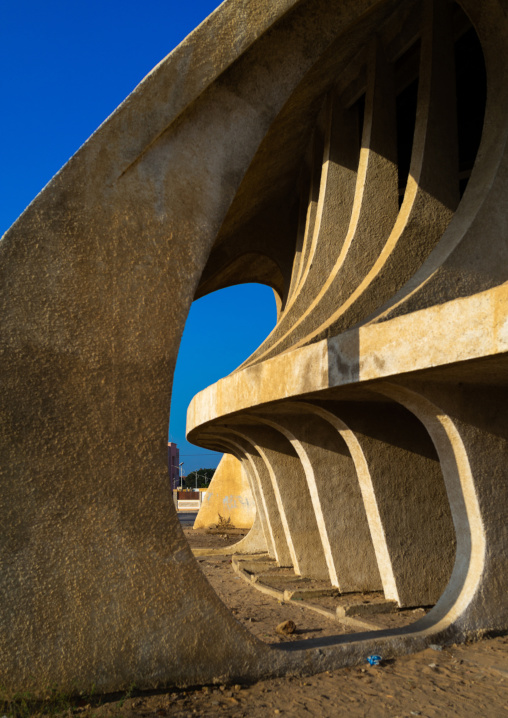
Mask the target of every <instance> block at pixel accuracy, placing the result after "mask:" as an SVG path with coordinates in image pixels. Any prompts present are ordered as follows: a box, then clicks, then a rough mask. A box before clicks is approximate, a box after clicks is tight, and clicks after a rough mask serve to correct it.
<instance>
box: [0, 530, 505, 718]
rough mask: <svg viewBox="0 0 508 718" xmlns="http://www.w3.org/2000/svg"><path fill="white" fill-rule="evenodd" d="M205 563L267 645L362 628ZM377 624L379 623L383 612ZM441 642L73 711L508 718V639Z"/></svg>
mask: <svg viewBox="0 0 508 718" xmlns="http://www.w3.org/2000/svg"><path fill="white" fill-rule="evenodd" d="M184 530H185V534H186V535H187V537H188V539H189V542H190V544H191V545H192V546H201V547H208V548H209V547H212V546H215V547H218V546H226V545H228V544H231V543H234V542H236V541H237V540H238V538H239V537H238V535H236V536H234V537H231V538H227V539H225V538H222V537H221V536H220V535H214V536H210V535H203V533H202V532H199V533H198V532H196V531H192V529H189V528H186V529H184ZM200 534H201V535H200ZM198 561H199V565H200V567H201V569H202V571H203V573H204V574H205V576H206V577H207V578H208V580H209V581H210V583H211V584H212V586H213V587H214V589H215V590H216V592H217V594H218V595H219V596H220V598H221V599H222V600H223V601H224V602H225V603H226V605H227V606H228V607H229V608H230V609H231V611H232V613H233V614H234V615H235V617H236V618H237V620H239V621H240V622H242V623H243V624H244V625H245V626H246V627H247V628H248V629H249V630H250V631H252V633H253V634H254V635H255V636H257V637H258V638H259V639H261V640H263V641H267V642H269V643H276V642H277V641H283V640H289V641H293V640H300V641H301V640H306V639H310V638H316V637H320V636H327V635H333V634H340V633H345V632H351V631H353V629H352V628H350V627H344V626H342V625H341V624H340V623H338V622H337V621H332V620H330V619H329V618H327V617H325V616H322V615H320V614H318V613H314V612H313V611H311V610H309V609H307V608H303V607H302V606H298V605H289V604H288V603H286V602H279V601H278V600H277V599H276V598H273V597H272V596H268V595H265V594H263V593H260V592H259V591H258V590H256V589H255V588H254V587H253V586H252V585H249V584H248V583H247V582H246V581H245V580H243V579H242V578H240V577H239V576H238V575H237V574H235V573H234V571H233V568H232V564H231V561H230V558H229V557H227V556H225V557H199V558H198ZM421 615H423V612H422V609H417V610H416V611H412V612H404V615H403V616H402V617H400V619H398V618H396V617H394V614H386V616H385V617H384V619H383V620H381V621H380V625H382V626H383V627H385V626H387V625H388V624H387V622H386V621H387V620H388V618H387V617H390V616H391V617H392V618H391V619H389V620H391V621H392V623H393V622H394V621H397V620H398V621H399V624H400V623H401V622H402V623H409V622H412V621H414V620H416V619H417V618H419V617H421ZM288 619H291V620H292V621H294V623H295V624H296V632H295V634H293V635H291V636H280V635H278V634H277V633H276V632H275V628H276V626H277V625H278V624H279V623H281V622H282V621H286V620H288ZM409 619H411V620H409ZM375 620H376V621H378V617H376V618H375ZM438 648H440V647H438V646H436V647H435V649H432V648H428V649H427V650H425V651H423V652H421V653H418V654H416V655H411V656H402V657H400V658H397V659H394V660H391V661H387V662H384V663H382V664H381V665H380V666H378V667H370V666H369V665H368V663H365V665H363V666H359V667H355V668H342V669H337V670H335V671H330V672H326V673H321V674H318V675H315V676H311V677H306V678H285V679H280V678H278V679H273V680H267V681H263V682H259V683H256V684H253V685H241V686H240V685H234V686H229V685H225V686H217V687H207V686H205V687H203V688H197V689H195V690H185V691H181V690H176V691H175V690H171V691H169V692H165V691H158V692H153V693H139V694H136V693H133V694H132V695H130V696H127V697H126V696H121V697H119V696H116V697H108V698H103V699H100V700H99V701H95V702H94V704H93V705H83V701H82V702H81V704H79V703H77V704H74V705H72V706H70V707H69V708H68V709H67V711H66V714H67V715H79V716H82V718H92V716H96V717H97V718H110V717H112V716H132V718H135V717H138V716H139V717H141V716H171V717H174V718H176V717H177V716H181V717H182V718H183V717H184V716H185V717H187V716H188V717H192V718H194V716H203V717H205V716H210V717H215V716H223V717H224V718H226V717H227V716H234V717H235V718H240V717H245V718H258V717H259V718H265V716H279V715H280V716H288V717H289V716H294V717H300V716H316V717H319V718H321V717H323V718H328V717H330V718H332V717H333V718H335V717H336V716H348V717H349V716H352V717H353V718H355V717H356V716H358V717H360V716H361V717H362V718H363V717H369V718H377V717H378V716H379V717H382V718H384V717H385V716H387V717H389V718H412V716H422V718H438V717H443V716H445V717H448V716H481V717H482V718H497V717H498V716H499V717H501V716H505V717H507V716H508V636H500V637H499V636H498V637H495V638H491V639H488V640H483V641H480V642H478V643H474V644H470V645H466V646H463V645H460V646H455V645H454V646H451V647H445V648H443V649H441V650H436V649H438ZM97 703H100V705H98V704H97ZM0 718H1V717H0Z"/></svg>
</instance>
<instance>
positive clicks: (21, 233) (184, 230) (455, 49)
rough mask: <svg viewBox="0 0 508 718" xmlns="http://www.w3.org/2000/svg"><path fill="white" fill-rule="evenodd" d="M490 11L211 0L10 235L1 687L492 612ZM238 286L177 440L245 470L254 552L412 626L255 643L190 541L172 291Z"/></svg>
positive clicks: (495, 514) (310, 658) (249, 673)
mask: <svg viewBox="0 0 508 718" xmlns="http://www.w3.org/2000/svg"><path fill="white" fill-rule="evenodd" d="M507 11H508V4H507V2H506V0H484V1H483V2H482V3H478V2H476V0H460V1H459V2H457V3H449V2H447V0H404V1H402V0H338V1H337V2H333V3H330V2H329V1H328V0H298V1H297V0H226V2H225V3H223V4H222V5H221V6H220V7H219V8H218V10H217V11H216V12H215V13H213V15H212V16H210V18H208V20H206V21H205V22H204V23H203V24H202V25H200V26H199V28H197V30H196V31H195V32H194V33H192V34H191V35H190V36H189V37H188V38H187V39H186V40H185V41H184V42H183V43H182V44H181V45H180V46H179V47H178V48H176V50H174V51H173V52H172V53H171V54H170V55H169V56H168V57H167V58H166V59H165V60H163V62H161V63H160V64H159V65H158V66H157V67H156V68H155V69H154V70H153V71H152V72H151V73H150V74H149V75H148V76H147V77H146V78H145V80H144V81H143V82H142V83H141V84H140V85H139V86H138V87H137V88H136V89H135V90H134V92H133V93H132V94H131V95H130V96H129V97H128V98H127V99H126V101H125V102H124V103H123V104H122V105H120V107H119V108H118V109H117V110H116V112H114V113H113V115H111V117H109V118H108V120H107V121H106V122H105V123H104V124H103V125H102V126H101V127H100V128H99V129H98V130H97V132H96V133H94V135H92V137H91V138H90V139H89V140H88V142H87V143H85V145H84V146H83V147H82V148H81V149H80V150H79V151H78V152H77V153H76V155H75V156H74V157H73V158H72V159H71V160H70V161H69V162H68V163H67V164H66V165H65V166H64V167H63V168H62V170H61V171H60V172H59V173H58V174H57V175H56V176H55V177H54V178H53V180H52V181H51V182H50V183H49V184H48V185H47V187H45V188H44V190H43V191H42V192H41V193H40V194H39V195H38V196H37V197H36V198H35V200H34V201H33V202H32V204H31V205H30V206H29V207H28V209H27V210H26V211H25V212H24V213H23V215H22V216H21V217H20V218H19V219H18V220H17V222H16V223H15V224H14V225H13V226H12V228H11V229H10V230H9V231H8V232H7V233H6V235H5V236H4V237H3V239H2V241H1V243H0V267H1V272H2V281H1V282H0V287H1V288H0V316H1V320H0V321H1V331H0V335H1V357H0V358H1V362H0V367H1V369H0V371H1V378H2V391H1V393H0V396H1V399H0V402H1V405H0V411H1V423H0V465H1V487H2V491H1V502H2V503H1V506H0V510H1V514H2V516H3V517H4V521H3V528H2V532H1V533H0V551H1V553H0V561H1V565H2V572H1V576H0V591H1V595H0V656H1V672H2V684H3V685H4V687H6V688H7V689H9V690H21V689H23V690H25V689H28V690H34V691H40V692H42V691H44V690H45V689H46V688H47V687H48V686H57V687H60V688H64V689H67V690H81V689H88V688H90V687H91V686H92V685H94V686H95V688H96V690H99V691H115V690H120V689H126V688H128V687H129V686H131V685H132V684H135V685H136V686H137V687H139V688H151V687H155V686H160V685H163V684H179V685H196V684H199V683H207V682H219V681H220V682H221V683H224V682H227V681H240V680H255V679H258V678H262V677H264V676H269V675H272V676H273V675H280V674H284V673H312V672H317V671H322V670H326V669H328V668H331V667H338V666H345V665H353V664H355V663H358V662H359V661H364V660H365V656H366V655H368V654H370V653H377V652H379V653H382V655H383V656H385V657H390V656H391V655H396V654H397V653H401V652H410V651H416V650H419V649H421V648H423V647H424V646H425V645H427V644H428V643H431V642H437V641H446V640H453V641H459V640H464V639H467V638H471V637H477V636H479V635H482V634H484V633H486V632H489V631H499V630H500V631H503V630H506V629H507V626H508V615H507V614H508V609H507V602H506V594H507V588H508V587H507V571H506V561H507V559H506V556H507V555H508V551H507V549H508V533H507V522H506V508H505V507H506V498H507V497H506V491H507V489H506V487H507V486H508V482H507V481H506V479H507V476H506V473H507V471H508V464H507V462H506V460H505V457H506V450H507V439H508V425H507V419H506V411H505V406H506V398H507V393H508V392H507V384H508V382H507V377H508V373H507V358H506V357H507V350H508V332H507V329H506V327H507V326H508V323H507V320H508V311H507V308H508V301H507V297H508V294H507V289H506V285H505V282H506V281H507V279H508V276H507V273H508V269H507V268H508V261H507V260H508V257H507V222H506V206H505V197H506V193H507V186H506V185H507V171H506V166H507V163H508V156H507V152H506V139H507V132H508V118H507V115H506V107H507V106H508V97H507V95H508V83H506V77H507V73H508V67H507V64H508V53H507V39H508V20H507ZM175 266H177V267H178V272H175V270H174V268H175ZM251 281H258V282H263V283H265V284H268V285H269V286H271V287H272V288H273V290H274V292H275V294H276V298H277V304H278V321H277V325H276V326H275V328H274V330H273V332H272V333H271V334H270V336H269V337H268V338H267V339H266V341H265V342H264V343H263V344H262V345H261V346H260V347H259V349H258V350H256V352H254V354H253V355H252V356H251V357H250V358H249V359H248V360H247V361H246V362H245V363H244V365H243V366H242V367H240V368H239V369H238V370H237V371H235V372H233V373H232V374H231V375H230V376H228V377H225V378H224V379H222V380H221V381H219V382H218V383H217V384H215V385H213V386H212V387H209V388H207V389H205V390H204V391H203V392H202V393H200V394H199V395H197V396H196V397H195V398H194V400H193V402H192V404H191V406H190V408H189V413H188V434H189V438H190V439H191V440H192V441H194V442H195V443H197V444H199V445H201V446H204V447H208V448H211V449H214V450H220V451H224V452H226V453H228V454H231V455H233V456H235V457H236V458H237V459H238V460H239V461H241V463H242V465H243V467H244V470H245V473H246V476H247V478H248V482H249V487H250V491H251V493H252V496H253V497H254V501H255V504H256V523H255V524H254V526H253V530H254V529H255V530H256V532H257V533H256V536H257V539H256V540H259V541H260V545H261V544H262V545H263V550H266V552H267V553H268V555H269V556H270V557H272V558H273V559H274V560H276V561H277V562H278V563H279V565H281V566H293V568H294V570H295V572H296V573H297V574H299V575H301V576H312V577H318V578H320V579H322V578H323V577H324V578H326V580H329V581H330V582H331V584H332V585H334V586H335V587H337V588H338V589H339V590H348V589H347V587H349V586H354V587H365V589H366V590H370V589H372V590H374V589H379V588H382V590H383V592H384V593H385V596H386V597H387V598H390V599H391V600H394V601H396V602H397V603H398V605H400V606H413V605H420V604H423V603H427V604H428V603H432V604H435V605H434V608H433V609H432V610H431V611H430V612H429V613H428V614H427V616H426V617H425V618H424V619H422V620H421V621H419V622H418V623H416V624H414V625H413V626H410V627H408V628H404V629H397V630H392V631H383V632H377V633H371V634H357V635H354V636H347V637H345V638H344V637H342V638H340V639H339V638H337V640H327V641H324V642H322V643H321V644H320V645H310V644H309V643H307V642H301V643H298V642H295V643H291V645H290V647H287V646H286V647H284V646H270V645H267V644H264V643H261V642H260V641H258V640H257V639H255V638H254V637H253V636H252V635H251V634H249V633H248V632H247V631H246V630H245V629H244V628H243V627H242V626H241V625H240V624H239V623H238V622H237V621H236V620H235V619H234V617H233V616H232V615H231V614H230V613H229V612H228V610H227V609H226V607H225V606H224V605H223V604H222V603H221V602H220V601H219V599H218V598H217V596H216V594H215V593H214V592H213V590H212V589H211V587H210V585H209V584H208V583H207V582H206V580H205V578H204V576H203V574H202V573H201V571H200V569H199V568H198V566H197V564H196V562H195V559H194V557H193V555H192V553H191V551H190V549H189V547H188V545H187V543H186V541H185V539H184V537H183V533H182V531H181V528H180V525H179V522H178V518H177V515H176V512H175V509H174V505H173V501H172V497H171V494H170V492H169V491H168V487H167V467H166V463H165V457H166V448H167V447H166V437H167V413H168V407H169V404H170V395H171V377H172V375H173V371H174V367H175V363H176V358H177V352H178V346H179V343H180V338H181V335H182V332H183V327H184V324H185V320H186V317H187V314H188V311H189V307H190V304H191V302H192V300H193V299H194V298H198V297H200V296H203V295H205V294H207V293H209V292H211V291H214V290H216V289H220V288H222V287H225V286H229V285H232V284H237V283H242V282H251ZM353 536H354V541H353V540H352V538H351V537H353ZM348 537H349V538H348ZM247 538H248V537H246V539H247ZM339 541H340V542H341V544H340V547H339ZM342 541H344V543H343V544H342ZM355 547H356V549H355Z"/></svg>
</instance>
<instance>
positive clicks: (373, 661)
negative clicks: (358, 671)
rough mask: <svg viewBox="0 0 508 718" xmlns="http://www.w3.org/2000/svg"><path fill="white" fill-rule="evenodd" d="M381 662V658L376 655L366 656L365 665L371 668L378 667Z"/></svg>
mask: <svg viewBox="0 0 508 718" xmlns="http://www.w3.org/2000/svg"><path fill="white" fill-rule="evenodd" d="M381 661H382V658H381V656H378V655H377V654H374V655H372V656H367V663H368V664H369V665H371V666H379V664H380V663H381Z"/></svg>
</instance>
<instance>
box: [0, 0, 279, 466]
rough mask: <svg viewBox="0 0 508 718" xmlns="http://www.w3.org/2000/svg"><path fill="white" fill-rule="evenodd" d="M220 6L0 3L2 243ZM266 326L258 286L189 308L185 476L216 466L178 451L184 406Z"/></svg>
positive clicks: (269, 300)
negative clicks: (88, 143)
mask: <svg viewBox="0 0 508 718" xmlns="http://www.w3.org/2000/svg"><path fill="white" fill-rule="evenodd" d="M218 5H219V2H217V0H191V1H190V2H181V0H180V1H178V2H177V1H176V0H158V1H150V0H145V1H144V2H140V0H122V1H121V2H120V0H101V1H99V0H87V2H82V1H80V0H73V1H72V2H69V0H65V1H64V0H44V1H43V0H0V60H1V64H0V67H1V68H2V71H1V73H0V97H1V98H2V112H1V113H0V147H1V153H0V168H1V169H0V235H2V234H3V233H4V232H5V231H6V230H7V229H8V228H9V227H10V225H11V224H12V223H13V222H14V220H15V219H16V218H17V217H18V216H19V215H20V214H21V212H22V211H23V210H24V209H25V207H26V206H27V205H28V204H29V203H30V202H31V200H32V199H33V198H34V197H35V195H36V194H37V193H38V192H39V191H40V190H41V189H42V188H43V187H44V185H45V184H46V183H47V182H48V181H49V180H50V179H51V177H52V176H53V175H54V174H55V173H56V172H57V171H58V170H59V169H60V167H61V166H62V165H63V164H65V162H66V161H67V160H68V159H69V157H71V156H72V155H73V154H74V153H75V152H76V150H77V149H78V148H79V147H80V145H81V144H83V142H84V141H85V140H86V139H87V138H88V137H89V136H90V135H91V134H92V132H93V131H94V130H95V129H97V127H98V126H99V125H100V124H101V122H103V121H104V119H106V117H107V116H108V115H109V114H110V113H111V112H112V111H113V110H114V109H115V108H116V107H117V105H119V104H120V102H122V100H124V99H125V98H126V97H127V95H128V94H129V93H130V92H131V91H132V90H133V89H134V87H135V86H136V85H137V84H138V83H139V82H140V81H141V80H142V79H143V77H144V76H145V75H146V74H147V73H148V72H150V70H151V69H152V68H153V67H154V66H155V65H156V64H157V63H158V62H160V60H162V59H163V58H164V57H165V56H166V55H167V54H168V53H169V52H170V51H171V50H172V49H173V48H174V47H175V46H176V45H178V43H179V42H181V40H183V38H184V37H186V36H187V35H188V34H189V32H191V31H192V30H193V29H194V28H195V27H196V26H197V25H198V24H199V23H200V22H201V21H202V20H203V19H204V18H205V17H207V16H208V15H209V14H210V13H211V12H213V10H214V9H215V8H216V7H217V6H218ZM240 316H242V321H239V317H240ZM274 323H275V302H274V300H273V293H272V290H271V289H269V288H267V287H261V286H258V285H244V286H239V287H234V288H230V289H226V290H223V291H222V292H217V293H215V294H213V295H211V296H210V297H204V298H203V299H200V300H199V301H198V302H196V303H195V304H194V305H193V306H192V310H191V314H190V316H189V320H188V322H187V326H186V329H185V333H184V337H183V340H182V346H181V350H180V355H179V359H178V366H177V370H176V376H175V386H174V396H173V402H172V409H171V439H172V440H173V441H176V442H177V443H178V445H179V447H180V450H181V453H182V454H183V456H182V459H181V460H183V461H184V462H185V464H184V472H185V473H187V472H189V471H192V470H193V469H196V468H201V467H208V466H216V464H217V460H218V458H219V455H216V456H208V455H206V453H205V452H204V450H202V449H198V448H197V447H194V446H191V445H190V444H187V443H186V442H185V412H186V409H187V405H188V403H189V401H190V399H191V398H192V396H193V395H194V394H195V393H196V392H198V391H199V390H200V389H202V388H204V387H205V386H208V384H211V383H213V382H214V381H216V380H217V379H219V378H221V377H222V376H224V375H226V374H228V373H229V372H230V371H232V370H233V369H234V368H235V367H236V366H238V365H239V364H240V363H241V362H242V361H243V359H245V358H246V357H247V356H248V355H249V354H250V353H251V352H252V351H253V350H254V349H255V348H256V347H257V346H258V345H259V344H260V343H261V341H262V340H263V338H264V337H265V336H266V335H267V334H268V333H269V331H270V330H271V328H272V327H273V325H274ZM199 453H200V454H201V456H191V454H199Z"/></svg>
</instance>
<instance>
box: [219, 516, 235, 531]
mask: <svg viewBox="0 0 508 718" xmlns="http://www.w3.org/2000/svg"><path fill="white" fill-rule="evenodd" d="M217 528H218V529H226V530H227V529H234V528H235V525H234V523H233V522H232V521H231V516H228V517H227V518H226V517H225V516H221V515H220V514H219V523H218V524H217Z"/></svg>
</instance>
